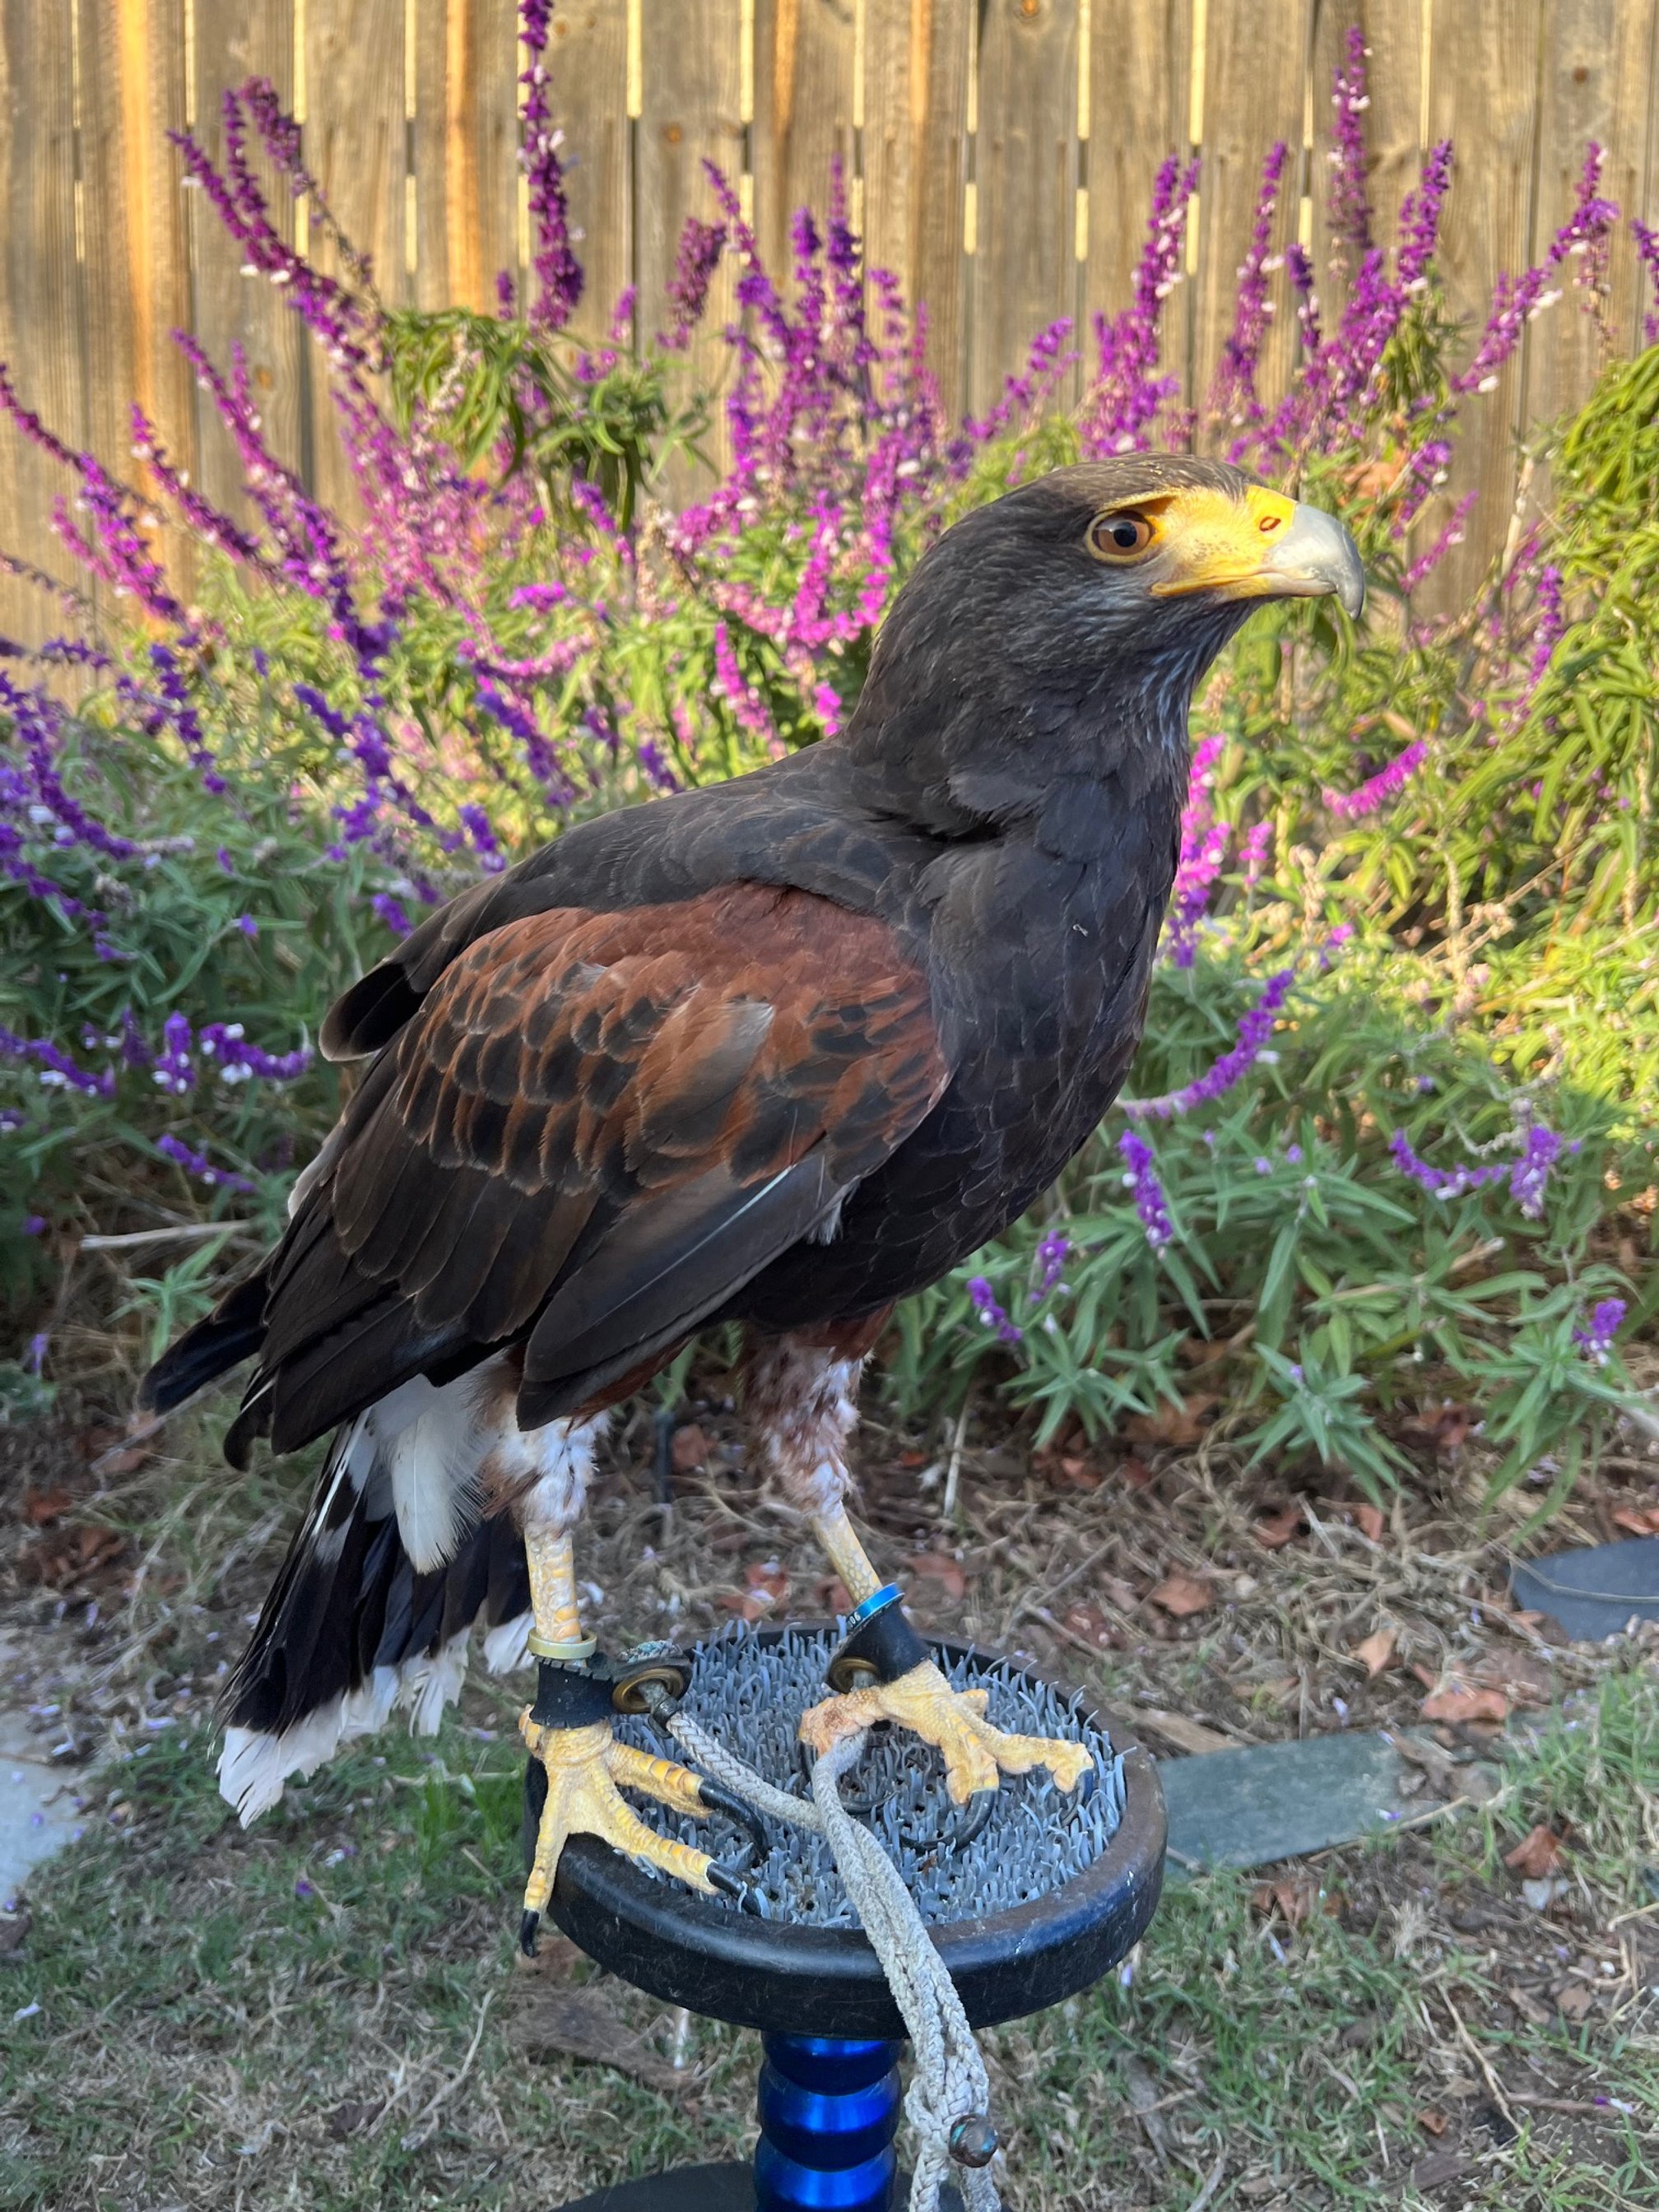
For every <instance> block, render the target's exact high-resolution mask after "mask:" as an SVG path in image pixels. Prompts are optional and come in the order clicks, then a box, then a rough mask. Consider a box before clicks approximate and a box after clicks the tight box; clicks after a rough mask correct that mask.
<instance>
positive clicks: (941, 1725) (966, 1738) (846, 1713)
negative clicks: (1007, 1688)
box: [800, 1659, 1092, 1805]
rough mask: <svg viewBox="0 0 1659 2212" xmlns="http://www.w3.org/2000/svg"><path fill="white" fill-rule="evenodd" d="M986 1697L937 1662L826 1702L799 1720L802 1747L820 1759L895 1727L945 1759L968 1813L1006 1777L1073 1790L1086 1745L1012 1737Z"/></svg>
mask: <svg viewBox="0 0 1659 2212" xmlns="http://www.w3.org/2000/svg"><path fill="white" fill-rule="evenodd" d="M986 1704H987V1692H985V1691H983V1690H953V1689H952V1688H951V1685H950V1683H949V1682H948V1681H947V1680H945V1675H944V1674H943V1673H942V1672H941V1671H940V1669H939V1668H938V1667H936V1666H935V1665H934V1663H933V1661H932V1660H931V1659H927V1660H924V1661H923V1662H922V1663H921V1666H919V1667H913V1668H911V1669H910V1671H909V1673H908V1674H901V1675H900V1676H899V1678H898V1680H896V1682H875V1683H872V1684H871V1686H869V1687H868V1688H867V1689H863V1690H848V1692H846V1693H845V1694H844V1695H842V1696H841V1697H835V1698H825V1699H824V1700H823V1703H822V1704H821V1705H814V1706H813V1707H812V1708H811V1711H808V1712H805V1713H803V1714H802V1715H801V1722H800V1736H801V1741H802V1742H803V1743H805V1745H806V1747H807V1748H808V1749H809V1750H810V1751H811V1752H812V1753H813V1754H814V1755H815V1756H816V1757H818V1758H822V1757H823V1753H825V1752H826V1751H828V1750H829V1747H830V1745H831V1744H833V1743H838V1742H840V1741H841V1739H842V1737H843V1736H848V1735H854V1734H855V1733H856V1732H857V1731H858V1730H859V1729H866V1728H868V1727H870V1726H871V1725H872V1723H873V1722H876V1721H894V1722H896V1723H897V1724H898V1726H899V1727H900V1728H906V1729H909V1730H910V1732H911V1734H912V1735H919V1736H921V1739H922V1741H924V1742H926V1743H931V1744H936V1745H937V1746H938V1747H939V1750H940V1751H941V1752H943V1753H944V1754H945V1788H946V1790H948V1791H949V1792H950V1795H951V1802H952V1803H953V1804H956V1805H965V1804H966V1803H967V1802H968V1800H969V1798H970V1797H971V1796H973V1795H974V1793H975V1790H994V1789H996V1788H997V1787H998V1785H999V1783H1000V1779H1001V1777H1002V1776H1003V1775H1004V1774H1026V1773H1029V1772H1030V1770H1031V1768H1032V1767H1034V1766H1046V1767H1047V1768H1048V1771H1049V1773H1050V1774H1052V1775H1053V1776H1054V1781H1055V1783H1056V1784H1057V1785H1058V1786H1059V1787H1060V1789H1061V1790H1075V1789H1076V1787H1077V1785H1078V1784H1079V1782H1080V1781H1081V1780H1082V1778H1083V1777H1084V1775H1085V1774H1086V1773H1087V1772H1088V1771H1089V1768H1090V1766H1091V1763H1092V1762H1091V1759H1090V1756H1089V1753H1087V1751H1085V1748H1084V1747H1083V1746H1082V1745H1081V1744H1080V1743H1062V1742H1060V1741H1057V1740H1056V1739H1055V1738H1054V1737H1052V1736H1040V1735H1006V1733H1005V1732H1004V1731H1003V1730H1002V1729H999V1728H993V1727H992V1725H991V1723H990V1722H989V1721H987V1719H986V1718H985V1707H986Z"/></svg>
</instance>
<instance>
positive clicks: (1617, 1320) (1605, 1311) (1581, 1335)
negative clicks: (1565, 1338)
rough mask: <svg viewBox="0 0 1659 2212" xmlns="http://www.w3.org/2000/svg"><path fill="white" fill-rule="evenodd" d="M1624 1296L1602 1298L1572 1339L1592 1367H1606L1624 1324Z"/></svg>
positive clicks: (1575, 1331)
mask: <svg viewBox="0 0 1659 2212" xmlns="http://www.w3.org/2000/svg"><path fill="white" fill-rule="evenodd" d="M1624 1320H1625V1301H1624V1300H1623V1298H1602V1299H1601V1301H1600V1302H1599V1303H1598V1304H1596V1305H1595V1307H1594V1308H1593V1309H1592V1310H1591V1311H1590V1314H1589V1318H1588V1320H1587V1321H1586V1322H1585V1324H1584V1326H1583V1328H1576V1329H1574V1331H1573V1333H1572V1340H1573V1342H1574V1343H1575V1344H1576V1345H1577V1346H1578V1349H1579V1350H1580V1351H1581V1352H1583V1355H1584V1357H1585V1358H1586V1359H1588V1360H1589V1364H1590V1365H1591V1366H1592V1367H1605V1366H1606V1365H1607V1354H1608V1353H1609V1352H1611V1351H1612V1350H1613V1339H1614V1337H1616V1336H1617V1335H1618V1334H1619V1331H1620V1328H1622V1327H1623V1325H1624Z"/></svg>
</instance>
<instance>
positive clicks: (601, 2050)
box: [516, 1990, 697, 2094]
mask: <svg viewBox="0 0 1659 2212" xmlns="http://www.w3.org/2000/svg"><path fill="white" fill-rule="evenodd" d="M516 2040H517V2041H518V2042H519V2044H520V2045H521V2046H522V2048H523V2049H524V2050H525V2051H526V2053H527V2054H528V2056H529V2057H532V2058H545V2057H550V2056H554V2055H560V2056H568V2057H572V2058H587V2059H592V2061H594V2062H595V2063H597V2064H599V2065H601V2066H614V2067H615V2068H616V2069H617V2072H618V2073H619V2074H631V2075H633V2077H634V2079H635V2081H643V2082H644V2083H645V2085H646V2087H647V2088H648V2089H658V2090H662V2091H665V2092H667V2093H675V2092H678V2093H682V2094H684V2093H687V2092H689V2091H690V2090H692V2089H694V2088H695V2087H696V2085H697V2076H696V2074H695V2073H694V2072H693V2071H692V2070H691V2069H690V2068H687V2069H685V2070H684V2071H683V2072H682V2071H681V2070H680V2069H678V2068H677V2067H673V2066H671V2065H670V2064H669V2063H668V2061H667V2060H666V2059H665V2058H664V2057H662V2056H661V2055H660V2053H659V2052H658V2051H653V2049H652V2048H651V2045H649V2044H648V2043H647V2041H646V2040H645V2039H644V2037H643V2036H641V2035H637V2034H635V2032H634V2030H633V2029H632V2028H631V2027H629V2025H628V2023H627V2022H626V2021H624V2020H623V2019H621V2018H619V2017H618V2015H617V2014H616V2013H615V2012H613V2011H612V2010H611V2007H610V2005H609V2004H607V2003H606V2002H605V1999H604V1998H603V1997H602V1996H599V1994H598V1993H597V1991H595V1990H541V1991H538V1993H537V1996H536V1998H535V2000H534V2002H533V2003H532V2004H530V2005H527V2006H526V2008H525V2009H524V2011H523V2013H522V2014H521V2015H520V2019H519V2021H518V2022H517V2026H516Z"/></svg>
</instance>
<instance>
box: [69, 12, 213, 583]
mask: <svg viewBox="0 0 1659 2212" xmlns="http://www.w3.org/2000/svg"><path fill="white" fill-rule="evenodd" d="M78 14H79V44H80V76H81V84H80V104H81V177H82V195H83V199H82V213H83V224H82V236H83V240H84V246H85V255H86V259H85V283H86V298H87V301H88V314H87V319H86V349H87V442H88V445H89V446H90V447H91V448H92V450H93V452H94V453H96V454H98V456H99V457H100V459H102V460H103V461H104V462H105V463H106V465H108V466H109V467H111V468H112V469H113V470H114V471H115V472H116V473H117V474H118V476H123V477H136V476H137V474H138V471H137V465H136V464H135V463H134V462H133V461H131V459H129V458H128V456H129V452H130V449H131V445H132V421H131V409H132V406H133V404H134V402H135V401H136V402H137V404H138V405H139V406H140V407H142V408H143V410H144V413H145V414H146V416H148V417H149V420H150V422H152V423H153V424H154V425H155V428H156V430H157V433H158V435H159V436H160V438H161V443H162V445H163V446H164V447H166V448H167V454H168V457H169V459H171V460H172V461H173V462H174V463H175V464H176V465H178V466H179V467H180V468H182V469H185V470H187V471H191V472H192V473H193V472H194V470H195V466H196V410H195V404H194V396H193V390H192V382H191V374H190V371H189V369H188V368H187V367H186V366H185V361H184V359H183V356H181V355H180V353H179V349H178V348H177V347H176V346H175V345H174V344H173V341H172V339H171V337H169V335H168V333H169V332H170V331H173V330H176V329H179V328H180V327H181V326H183V325H187V324H188V323H189V321H190V318H191V296H190V262H189V257H188V253H187V251H186V238H185V194H184V192H183V191H182V190H181V188H180V184H179V179H180V176H181V174H182V171H181V167H180V164H179V154H178V149H176V148H175V147H174V146H173V144H172V143H171V142H170V140H169V139H168V137H167V132H168V131H176V130H178V129H179V127H180V126H181V125H182V124H183V123H184V120H185V9H184V0H79V9H78ZM156 550H157V551H158V553H159V554H160V556H161V558H162V559H163V560H164V561H165V562H166V564H167V569H168V572H169V574H170V575H171V576H172V579H173V586H174V588H175V590H177V591H178V592H179V593H180V594H181V595H182V596H183V597H184V598H185V599H188V598H189V596H190V592H191V585H192V581H193V577H194V571H195V562H194V547H193V545H192V543H191V538H190V536H189V534H188V533H187V532H185V531H183V530H171V529H170V530H167V531H166V532H163V533H162V535H161V538H160V540H159V541H158V543H157V548H156Z"/></svg>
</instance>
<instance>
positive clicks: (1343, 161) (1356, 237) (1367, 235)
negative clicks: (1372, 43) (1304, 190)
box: [1328, 23, 1371, 262]
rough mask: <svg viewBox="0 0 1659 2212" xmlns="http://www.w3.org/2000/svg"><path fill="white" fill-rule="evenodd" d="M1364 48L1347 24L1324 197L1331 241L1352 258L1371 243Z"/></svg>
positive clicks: (1355, 28) (1334, 95)
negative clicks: (1367, 193) (1327, 181)
mask: <svg viewBox="0 0 1659 2212" xmlns="http://www.w3.org/2000/svg"><path fill="white" fill-rule="evenodd" d="M1369 51H1370V49H1369V48H1368V47H1367V46H1366V44H1365V33H1364V31H1363V30H1362V29H1361V27H1360V26H1359V25H1358V23H1354V24H1352V25H1351V26H1350V27H1349V31H1348V40H1347V45H1346V48H1345V50H1344V52H1343V57H1342V59H1341V60H1340V62H1339V63H1338V64H1337V66H1336V82H1335V87H1334V90H1333V92H1332V94H1331V106H1333V107H1334V109H1335V110H1336V115H1335V120H1334V127H1333V131H1332V137H1333V138H1334V141H1335V143H1334V147H1333V148H1332V150H1331V155H1330V162H1331V189H1330V194H1329V197H1328V210H1329V214H1330V224H1331V236H1332V242H1333V243H1334V245H1335V246H1338V247H1339V248H1340V249H1342V250H1345V251H1346V252H1348V253H1349V254H1351V255H1352V258H1353V259H1354V260H1355V262H1359V261H1363V260H1364V258H1365V256H1366V254H1368V253H1369V252H1370V248H1371V209H1370V201H1369V200H1368V199H1367V198H1366V197H1365V121H1364V117H1365V110H1366V109H1367V108H1368V107H1369V106H1370V104H1371V101H1370V92H1369V91H1368V90H1367V88H1366V82H1365V57H1366V54H1367V53H1368V52H1369Z"/></svg>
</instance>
